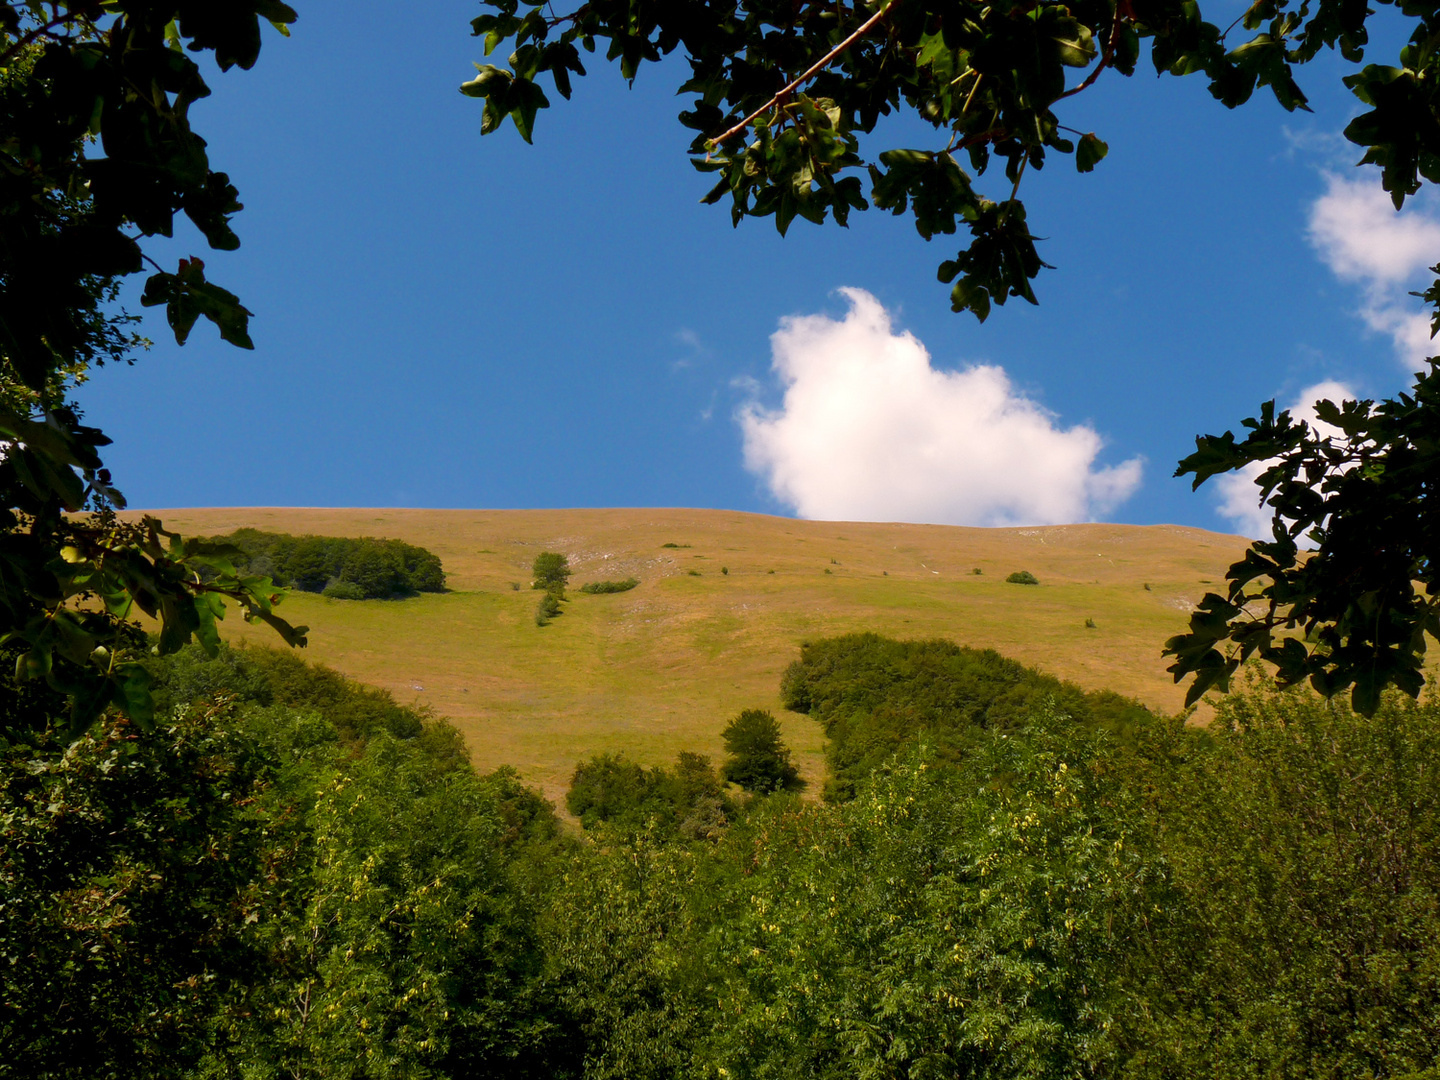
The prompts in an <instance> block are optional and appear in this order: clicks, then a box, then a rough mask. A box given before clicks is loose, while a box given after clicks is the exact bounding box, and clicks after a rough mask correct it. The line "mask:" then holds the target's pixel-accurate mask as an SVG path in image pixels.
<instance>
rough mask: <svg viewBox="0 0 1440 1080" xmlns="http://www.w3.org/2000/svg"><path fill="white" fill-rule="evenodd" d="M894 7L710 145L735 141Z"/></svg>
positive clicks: (889, 4)
mask: <svg viewBox="0 0 1440 1080" xmlns="http://www.w3.org/2000/svg"><path fill="white" fill-rule="evenodd" d="M894 5H895V0H887V2H886V4H885V6H884V7H882V8H881V9H880V10H879V11H877V12H875V14H874V15H871V16H870V18H868V19H866V20H865V21H864V22H863V23H861V24H860V26H859V28H858V29H856V31H855V32H854V33H853V34H851V35H850V36H849V37H847V38H846V39H845V40H844V41H842V42H840V44H839V45H836V46H835V48H833V49H831V50H830V51H829V52H828V53H826V54H825V55H824V56H822V57H821V58H820V59H819V60H818V61H816V62H815V64H813V65H812V66H811V67H810V69H809V70H808V71H806V72H805V73H804V74H803V75H801V76H800V77H799V78H797V79H796V80H795V81H794V82H791V83H790V84H789V85H787V86H786V87H784V89H782V90H780V91H779V92H778V93H777V94H776V95H775V96H774V97H772V98H771V99H770V100H769V101H767V102H766V103H765V104H764V105H761V106H760V108H758V109H756V110H755V111H754V112H752V113H751V114H750V115H749V116H747V117H746V118H745V119H744V120H741V121H740V122H739V123H738V124H736V125H735V126H734V127H732V128H731V129H730V130H729V131H727V132H725V134H723V135H720V136H718V137H717V138H714V139H711V140H710V145H711V146H712V147H718V146H720V145H721V144H722V143H725V142H728V141H729V140H731V139H733V138H734V137H735V136H736V135H739V134H740V133H741V132H742V131H744V130H745V129H746V128H748V127H749V126H750V123H751V121H753V120H754V119H755V118H756V117H757V116H759V115H760V114H761V113H763V112H765V111H766V110H767V109H771V108H774V107H775V106H776V105H777V104H779V103H780V102H781V101H783V100H784V99H785V98H787V97H789V96H790V94H791V92H792V91H794V89H795V88H796V87H797V86H799V85H800V84H801V83H803V82H806V81H808V80H809V79H811V78H812V77H813V76H815V75H817V74H819V73H820V72H821V71H823V70H824V69H825V68H826V67H827V66H829V64H830V61H832V60H834V59H835V58H836V57H837V56H839V55H840V54H841V53H843V52H844V51H845V50H846V49H848V48H850V46H851V45H853V44H855V42H856V41H858V40H859V39H860V38H862V37H863V36H864V35H865V33H866V32H867V31H868V30H869V29H870V28H871V27H872V26H874V25H875V24H876V23H877V22H879V21H880V19H881V18H882V17H883V16H884V15H885V13H886V12H887V11H889V10H890V9H891V8H892V7H893V6H894Z"/></svg>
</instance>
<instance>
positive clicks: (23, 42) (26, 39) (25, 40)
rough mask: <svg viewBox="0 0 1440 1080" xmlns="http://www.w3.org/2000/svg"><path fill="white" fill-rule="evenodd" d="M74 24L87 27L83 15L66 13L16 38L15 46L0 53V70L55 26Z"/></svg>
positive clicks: (71, 12) (86, 21)
mask: <svg viewBox="0 0 1440 1080" xmlns="http://www.w3.org/2000/svg"><path fill="white" fill-rule="evenodd" d="M74 22H85V23H87V25H88V20H86V19H85V17H84V16H83V15H78V14H76V13H75V12H73V11H67V12H66V13H65V14H64V15H57V16H56V17H55V18H53V19H51V20H50V21H49V22H47V23H45V24H44V25H42V26H37V27H35V29H34V30H31V31H30V32H29V33H28V34H26V35H24V36H23V37H19V38H16V39H15V44H13V45H11V46H10V47H9V48H8V49H6V50H5V51H4V52H3V53H0V68H3V67H6V66H8V65H9V63H10V60H11V59H12V58H13V57H14V56H15V54H16V53H18V52H19V51H20V50H21V49H23V48H25V47H26V46H27V45H33V44H34V43H35V41H36V40H37V39H38V38H41V37H43V36H44V35H46V34H48V33H50V31H51V30H54V29H55V28H56V27H57V26H63V25H65V24H66V23H74ZM92 29H93V27H92Z"/></svg>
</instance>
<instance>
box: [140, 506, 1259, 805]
mask: <svg viewBox="0 0 1440 1080" xmlns="http://www.w3.org/2000/svg"><path fill="white" fill-rule="evenodd" d="M158 516H160V517H162V518H163V520H164V521H165V523H166V525H167V527H170V528H178V529H180V530H181V531H182V532H184V533H186V534H215V533H224V532H230V531H231V530H233V529H236V528H239V527H241V526H250V527H254V528H258V529H269V530H275V531H280V532H289V533H316V534H328V535H337V536H385V537H395V538H398V539H401V540H406V541H408V542H410V543H413V544H420V545H422V546H423V547H427V548H429V549H430V550H432V551H434V552H435V553H436V554H437V555H439V556H440V558H441V560H442V561H443V562H444V564H445V569H446V572H447V573H448V575H449V585H450V588H451V589H452V590H453V591H451V592H449V593H446V594H442V595H426V596H421V597H416V598H413V599H409V600H403V601H341V600H326V599H324V598H321V597H318V596H314V595H309V594H305V593H293V594H291V596H290V597H289V598H288V599H287V600H286V601H285V603H284V607H283V608H282V614H284V615H285V616H286V617H287V618H289V619H290V620H291V621H292V622H299V623H305V624H308V625H309V626H310V628H311V630H310V647H309V649H308V650H307V652H308V655H309V657H310V658H311V659H313V660H317V661H320V662H322V663H325V664H328V665H330V666H331V667H334V668H336V669H338V670H340V671H342V672H344V673H345V674H347V675H350V676H352V677H354V678H357V679H360V680H363V681H365V682H368V683H372V684H374V685H376V686H383V687H385V688H386V689H388V690H390V691H391V692H392V693H394V694H395V696H396V697H397V698H398V699H399V700H401V701H404V702H407V703H408V702H417V703H420V704H425V705H430V706H432V707H433V708H434V709H435V710H436V711H437V712H439V713H441V714H443V715H445V716H448V717H450V718H451V719H452V720H453V721H454V722H455V723H456V724H457V725H458V726H459V727H460V729H461V730H462V731H463V732H464V733H465V737H466V739H467V740H468V742H469V746H470V750H471V753H472V755H473V756H474V759H475V763H476V765H477V766H479V767H480V768H482V769H490V768H493V767H495V766H498V765H501V764H511V765H514V766H516V767H517V768H518V769H519V770H520V772H521V773H522V774H523V775H524V776H525V778H526V779H527V780H529V781H530V782H532V783H535V784H537V785H538V786H539V787H541V788H542V789H543V790H544V791H545V793H546V795H548V796H549V797H551V798H557V797H559V796H561V795H563V793H564V791H565V789H566V787H567V786H568V784H569V778H570V773H571V771H572V770H573V768H574V766H575V763H576V762H577V761H578V760H581V759H583V758H586V757H589V756H590V755H592V754H595V753H598V752H601V751H607V750H618V751H624V752H625V753H626V754H628V755H629V756H630V757H632V758H633V759H635V760H638V761H641V762H644V763H647V764H653V763H657V762H665V761H671V760H673V759H674V757H675V755H676V753H678V752H679V751H680V750H685V749H693V750H697V751H699V752H702V753H707V754H710V755H711V756H712V757H714V758H716V759H717V760H718V758H719V757H720V756H721V752H722V751H721V745H720V737H719V733H720V729H721V728H722V727H724V725H725V724H726V723H727V722H728V721H729V720H730V718H731V717H733V716H734V715H735V713H737V712H738V711H739V710H740V709H742V708H750V707H757V708H766V709H770V710H772V711H774V712H775V714H776V715H777V716H778V717H779V718H780V722H781V725H782V728H783V730H784V733H785V738H786V740H787V741H788V743H789V744H790V746H791V747H792V749H793V750H794V752H795V757H796V761H797V764H798V765H799V766H800V768H801V771H802V773H803V775H804V776H805V777H806V778H807V779H808V780H810V781H811V784H812V790H814V789H815V788H817V787H818V786H819V785H818V783H817V781H818V780H819V779H820V778H821V776H822V773H823V760H822V751H823V737H822V735H821V732H820V730H819V727H818V725H816V724H815V723H814V722H812V721H811V720H809V719H808V718H807V717H804V716H799V715H797V714H794V713H787V712H785V711H784V710H782V709H781V708H780V703H779V682H780V674H781V672H782V671H784V669H785V667H786V665H788V664H789V663H790V662H791V661H792V660H794V659H795V658H796V656H797V655H798V653H799V646H800V643H801V642H802V641H805V640H807V639H812V638H820V637H826V636H830V635H833V634H841V633H848V632H852V631H859V630H873V631H875V632H877V633H880V634H885V635H889V636H893V637H926V638H928V637H944V638H948V639H951V640H953V641H956V642H959V643H960V644H962V645H972V646H977V647H990V648H994V649H997V650H999V651H1000V652H1001V653H1004V654H1005V655H1007V656H1011V657H1014V658H1015V659H1017V660H1020V661H1022V662H1024V663H1026V664H1031V665H1034V666H1035V667H1038V668H1040V669H1042V670H1044V671H1048V672H1050V673H1052V674H1054V675H1057V676H1059V677H1061V678H1064V679H1070V680H1073V681H1074V682H1076V683H1079V684H1080V685H1081V686H1083V687H1085V688H1087V689H1100V688H1109V689H1113V690H1117V691H1119V692H1121V693H1123V694H1128V695H1132V696H1134V697H1136V698H1139V699H1140V700H1141V701H1144V702H1146V703H1147V704H1149V705H1151V706H1152V707H1154V708H1157V709H1161V710H1165V711H1173V710H1176V709H1178V708H1179V706H1180V704H1181V701H1182V699H1183V691H1182V690H1181V689H1180V688H1177V687H1176V686H1174V684H1173V683H1172V682H1171V680H1170V676H1169V675H1167V674H1166V673H1165V670H1164V668H1165V663H1164V661H1163V660H1162V659H1161V657H1160V647H1161V643H1162V642H1163V641H1164V640H1165V639H1166V638H1167V637H1169V636H1170V635H1172V634H1175V633H1179V632H1180V631H1181V630H1183V629H1184V627H1185V620H1186V615H1187V612H1188V610H1189V608H1190V605H1191V603H1192V602H1193V601H1194V600H1196V599H1198V597H1199V596H1200V595H1201V594H1202V593H1204V592H1205V591H1206V590H1207V589H1209V588H1218V586H1219V585H1220V584H1221V583H1222V580H1223V577H1224V572H1225V568H1226V566H1228V565H1229V564H1230V563H1231V562H1232V561H1234V560H1235V559H1236V558H1237V557H1238V556H1239V555H1240V553H1241V552H1242V551H1243V549H1244V547H1245V543H1246V542H1245V541H1244V540H1242V539H1241V538H1239V537H1234V536H1223V535H1219V534H1216V533H1208V532H1204V531H1202V530H1200V529H1190V528H1182V527H1178V526H1168V525H1156V526H1128V525H1068V526H1053V527H1044V528H1027V529H970V528H955V527H950V526H937V525H895V524H866V523H854V522H819V521H797V520H794V519H790V518H777V517H767V516H764V515H759V514H744V513H737V512H733V511H723V510H503V511H501V510H476V511H459V510H453V511H452V510H323V509H205V510H171V511H165V512H163V513H159V514H158ZM667 542H668V543H674V544H688V545H690V546H689V547H680V548H666V547H663V546H662V545H664V544H666V543H667ZM543 550H548V551H560V552H563V553H565V554H566V555H567V556H568V557H569V560H570V565H571V567H572V569H573V570H574V571H575V574H574V577H573V578H572V581H571V586H572V588H571V590H570V596H571V600H570V602H569V603H568V604H566V605H565V609H564V614H563V615H561V616H560V617H559V618H557V619H556V620H555V621H554V622H552V623H551V624H550V625H549V626H545V627H537V626H536V625H535V623H534V609H535V604H536V600H537V596H538V594H536V593H534V592H532V591H530V589H529V588H528V585H529V580H530V572H529V571H530V564H531V562H532V561H533V560H534V558H535V555H536V554H537V553H538V552H540V551H543ZM832 560H833V561H832ZM722 566H723V567H727V568H728V569H729V574H728V575H725V574H722V573H721V567H722ZM976 567H978V568H980V569H981V570H982V571H983V573H981V574H979V575H976V574H974V573H973V572H972V571H973V569H974V568H976ZM690 570H698V571H699V572H700V576H699V577H695V576H692V575H690V574H689V573H688V571H690ZM1015 570H1029V571H1031V572H1032V573H1034V574H1035V576H1036V577H1038V578H1039V579H1040V582H1041V584H1040V585H1038V586H1024V585H1010V584H1006V583H1005V581H1004V578H1005V576H1006V575H1007V574H1009V573H1010V572H1012V571H1015ZM772 571H773V572H772ZM826 571H829V573H827V572H826ZM630 576H633V577H636V578H639V579H640V582H641V584H640V585H639V587H638V588H636V589H634V590H632V591H630V592H625V593H618V594H614V595H600V596H582V595H579V594H578V592H576V588H578V586H580V585H582V584H584V583H585V582H587V581H594V580H602V579H614V578H625V577H630ZM511 582H516V583H518V584H519V585H520V586H521V588H520V590H519V591H516V590H513V589H512V588H511V585H510V583H511ZM1147 583H1148V584H1149V585H1150V589H1149V591H1147V590H1146V589H1145V587H1144V586H1145V585H1146V584H1147ZM1087 618H1089V619H1093V620H1094V621H1095V623H1096V628H1095V629H1093V630H1092V629H1087V628H1086V627H1085V620H1086V619H1087ZM225 630H226V636H227V637H228V638H230V639H231V640H236V641H242V640H243V641H258V642H262V643H273V642H274V640H275V639H274V637H273V635H272V634H271V633H270V632H269V631H268V630H266V629H265V628H263V627H250V626H246V625H245V624H244V623H242V622H240V621H239V620H238V618H235V617H233V616H232V618H231V619H230V620H228V621H227V623H226V626H225Z"/></svg>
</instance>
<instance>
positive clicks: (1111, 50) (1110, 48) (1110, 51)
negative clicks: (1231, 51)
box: [1055, 0, 1244, 101]
mask: <svg viewBox="0 0 1440 1080" xmlns="http://www.w3.org/2000/svg"><path fill="white" fill-rule="evenodd" d="M1128 7H1129V5H1128V4H1127V3H1125V0H1116V3H1115V21H1114V23H1112V24H1111V26H1110V40H1109V41H1107V42H1106V43H1105V53H1104V55H1103V56H1101V57H1100V63H1098V64H1096V65H1095V70H1094V71H1092V72H1091V73H1090V74H1089V75H1087V76H1086V77H1085V81H1084V82H1082V83H1081V84H1080V85H1079V86H1075V87H1072V88H1071V89H1069V90H1066V91H1065V92H1064V93H1063V94H1061V95H1060V96H1059V97H1058V98H1056V99H1055V100H1056V101H1064V100H1065V99H1066V98H1068V97H1074V96H1075V95H1076V94H1078V93H1080V92H1081V91H1083V90H1088V89H1090V87H1092V86H1094V85H1095V80H1096V79H1098V78H1100V73H1101V72H1102V71H1104V70H1105V69H1106V68H1107V67H1109V66H1110V62H1111V61H1112V60H1114V59H1115V39H1116V38H1117V37H1119V36H1120V21H1121V19H1122V18H1123V17H1124V14H1125V11H1126V10H1127V8H1128ZM1241 17H1242V18H1243V17H1244V16H1241ZM1226 32H1227V33H1228V32H1229V31H1226Z"/></svg>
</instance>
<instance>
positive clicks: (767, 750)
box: [720, 709, 802, 795]
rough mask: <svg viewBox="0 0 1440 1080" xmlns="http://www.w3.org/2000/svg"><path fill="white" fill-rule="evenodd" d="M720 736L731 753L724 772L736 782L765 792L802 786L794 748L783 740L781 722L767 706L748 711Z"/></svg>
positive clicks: (733, 721)
mask: <svg viewBox="0 0 1440 1080" xmlns="http://www.w3.org/2000/svg"><path fill="white" fill-rule="evenodd" d="M720 738H721V739H723V740H724V742H725V749H726V750H727V751H728V752H729V754H730V758H729V760H728V761H726V762H725V766H724V768H723V769H722V770H721V773H722V775H723V776H724V777H725V779H726V780H728V781H730V782H731V783H732V784H739V785H740V786H741V787H742V788H744V789H745V790H746V791H754V792H758V793H759V794H762V795H764V794H768V793H770V792H772V791H788V790H793V789H795V788H798V787H801V786H802V785H801V783H800V774H799V772H798V771H797V770H796V768H795V766H794V765H793V764H791V762H790V751H789V749H788V748H787V747H786V746H785V744H784V743H783V742H781V741H780V724H779V723H778V722H777V721H776V720H775V717H773V716H772V715H770V714H769V713H768V712H765V711H764V710H763V709H746V710H744V711H743V712H742V713H741V714H740V715H739V716H737V717H736V718H735V719H734V720H731V721H730V723H729V725H728V726H727V727H726V728H725V730H724V731H722V732H721V733H720Z"/></svg>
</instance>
